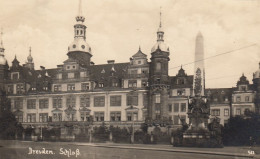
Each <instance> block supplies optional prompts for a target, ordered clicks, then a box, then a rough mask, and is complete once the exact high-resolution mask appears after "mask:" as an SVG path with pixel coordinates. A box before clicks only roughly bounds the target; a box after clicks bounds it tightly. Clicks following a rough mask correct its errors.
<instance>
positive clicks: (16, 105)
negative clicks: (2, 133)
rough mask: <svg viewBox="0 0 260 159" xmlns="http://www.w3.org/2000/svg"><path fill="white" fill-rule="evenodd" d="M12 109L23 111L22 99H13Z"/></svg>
mask: <svg viewBox="0 0 260 159" xmlns="http://www.w3.org/2000/svg"><path fill="white" fill-rule="evenodd" d="M14 108H15V109H23V99H15V101H14Z"/></svg>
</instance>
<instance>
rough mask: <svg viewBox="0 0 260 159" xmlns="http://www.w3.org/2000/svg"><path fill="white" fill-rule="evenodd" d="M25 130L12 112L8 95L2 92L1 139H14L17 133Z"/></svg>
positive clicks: (0, 92)
mask: <svg viewBox="0 0 260 159" xmlns="http://www.w3.org/2000/svg"><path fill="white" fill-rule="evenodd" d="M22 131H23V128H22V126H21V124H19V123H18V122H17V121H16V119H15V116H14V114H13V113H12V112H11V103H10V100H9V99H8V98H7V97H6V93H5V91H3V90H0V138H3V139H13V138H14V137H15V134H16V133H20V134H21V133H22Z"/></svg>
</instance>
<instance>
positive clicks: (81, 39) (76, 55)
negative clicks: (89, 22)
mask: <svg viewBox="0 0 260 159" xmlns="http://www.w3.org/2000/svg"><path fill="white" fill-rule="evenodd" d="M84 21H85V17H84V16H83V15H82V10H81V0H79V12H78V15H77V16H76V22H77V23H76V24H75V25H74V41H73V42H72V43H71V44H70V46H69V47H68V54H67V55H68V56H69V58H73V59H76V60H78V61H79V64H80V65H81V66H89V65H90V59H91V57H92V54H91V47H90V46H89V44H88V43H87V42H86V28H87V27H86V25H84Z"/></svg>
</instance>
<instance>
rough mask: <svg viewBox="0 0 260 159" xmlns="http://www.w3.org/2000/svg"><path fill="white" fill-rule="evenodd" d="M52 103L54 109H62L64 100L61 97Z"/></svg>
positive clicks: (55, 98) (54, 99)
mask: <svg viewBox="0 0 260 159" xmlns="http://www.w3.org/2000/svg"><path fill="white" fill-rule="evenodd" d="M52 103H53V108H62V98H61V97H54V98H53V101H52Z"/></svg>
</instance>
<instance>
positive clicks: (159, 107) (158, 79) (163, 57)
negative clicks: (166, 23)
mask: <svg viewBox="0 0 260 159" xmlns="http://www.w3.org/2000/svg"><path fill="white" fill-rule="evenodd" d="M169 54H170V52H169V47H168V46H167V45H166V44H165V43H164V31H163V28H162V23H161V12H160V25H159V29H158V31H157V42H156V44H155V45H154V46H153V48H152V50H151V63H150V78H149V80H150V81H149V83H150V91H149V97H150V98H149V99H150V100H149V107H148V115H149V118H150V119H152V120H160V121H161V120H166V119H168V110H167V106H168V104H167V99H168V96H169V95H168V89H169V84H168V82H169V76H168V62H169V60H170V59H169Z"/></svg>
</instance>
